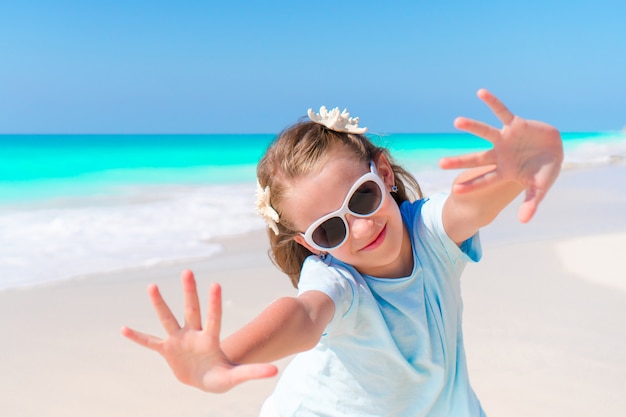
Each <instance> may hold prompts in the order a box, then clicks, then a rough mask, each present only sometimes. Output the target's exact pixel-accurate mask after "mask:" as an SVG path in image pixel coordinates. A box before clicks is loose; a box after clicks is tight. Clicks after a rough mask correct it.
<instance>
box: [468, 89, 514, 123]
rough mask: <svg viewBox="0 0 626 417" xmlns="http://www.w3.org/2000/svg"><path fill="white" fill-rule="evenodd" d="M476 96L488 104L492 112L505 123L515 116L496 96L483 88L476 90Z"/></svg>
mask: <svg viewBox="0 0 626 417" xmlns="http://www.w3.org/2000/svg"><path fill="white" fill-rule="evenodd" d="M477 96H478V98H480V99H481V100H482V101H484V102H485V104H487V105H488V106H489V108H490V109H491V111H492V112H493V114H495V115H496V117H497V118H498V119H500V121H501V122H502V123H504V124H505V125H508V124H509V123H511V122H512V121H513V119H514V118H515V115H514V114H513V113H511V112H510V111H509V109H508V108H507V107H506V106H505V105H504V104H503V103H502V102H501V101H500V100H499V99H498V98H497V97H496V96H494V95H493V94H491V93H490V92H489V91H487V90H485V89H484V88H481V89H480V90H478V93H477Z"/></svg>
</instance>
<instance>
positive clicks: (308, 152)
mask: <svg viewBox="0 0 626 417" xmlns="http://www.w3.org/2000/svg"><path fill="white" fill-rule="evenodd" d="M341 145H343V146H344V148H345V149H347V150H348V151H349V152H351V153H353V154H354V157H355V159H356V160H358V161H362V162H364V163H368V162H369V161H376V160H377V159H378V157H379V156H380V155H381V154H384V155H385V156H386V157H387V159H388V161H389V164H390V165H391V168H392V170H393V172H394V176H395V185H396V186H397V187H398V190H397V192H395V193H393V194H392V196H393V198H394V200H395V201H396V203H397V204H398V205H399V204H400V203H402V202H403V201H406V200H409V201H412V200H415V199H416V198H421V197H422V192H421V189H420V187H419V184H418V183H417V180H416V179H415V178H414V177H413V175H411V174H410V173H409V172H408V171H406V170H405V169H404V168H402V167H401V166H399V165H397V164H395V163H394V161H393V159H392V158H391V155H390V154H389V150H388V149H386V148H382V147H378V146H376V145H374V144H373V143H372V142H371V141H370V140H369V139H368V138H367V137H366V136H364V135H359V134H353V133H343V132H336V131H334V130H331V129H328V128H326V127H325V126H323V125H321V124H318V123H314V122H309V121H306V122H299V123H296V124H295V125H293V126H291V127H289V128H287V129H285V130H284V131H283V132H282V133H281V134H280V135H278V137H277V138H276V139H275V140H274V142H273V143H272V144H271V145H270V146H269V148H268V149H267V151H266V152H265V155H264V156H263V158H262V159H261V160H260V161H259V164H258V166H257V177H258V180H259V184H260V185H261V187H263V188H265V187H266V186H269V187H270V203H271V205H272V207H273V208H274V209H275V210H276V211H277V212H278V214H279V216H280V221H279V223H278V231H279V233H278V234H275V233H274V232H273V231H272V230H270V229H268V236H269V239H270V253H269V254H270V258H271V259H272V262H273V263H274V264H275V265H276V266H277V267H278V268H279V269H280V270H281V271H283V272H284V273H285V274H287V275H288V276H289V278H290V279H291V283H292V284H293V286H294V287H296V288H297V287H298V281H299V279H300V270H301V268H302V264H303V262H304V260H305V259H306V258H307V257H308V256H310V255H311V254H312V253H311V252H310V251H309V250H308V249H307V248H305V247H304V246H302V245H300V244H299V243H297V242H296V241H295V240H294V239H293V238H294V236H296V235H297V234H298V233H299V231H298V230H295V228H294V227H293V225H292V224H291V223H290V221H289V213H284V212H283V211H282V210H281V202H282V201H283V199H284V197H285V195H286V193H287V192H288V190H289V182H290V181H293V180H294V179H297V178H301V177H302V176H306V175H309V174H311V173H313V172H316V170H318V169H319V163H320V162H321V161H323V160H324V158H325V157H327V154H328V152H329V151H330V150H331V149H332V148H334V147H336V146H341Z"/></svg>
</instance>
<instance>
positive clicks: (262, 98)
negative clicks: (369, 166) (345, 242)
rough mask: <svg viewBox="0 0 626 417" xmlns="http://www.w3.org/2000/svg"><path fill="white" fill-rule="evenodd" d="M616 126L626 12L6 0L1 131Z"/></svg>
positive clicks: (515, 6) (622, 100) (505, 6)
mask: <svg viewBox="0 0 626 417" xmlns="http://www.w3.org/2000/svg"><path fill="white" fill-rule="evenodd" d="M480 87H486V88H489V89H490V90H492V91H493V92H494V93H496V94H497V95H498V96H500V98H502V99H503V101H505V103H506V104H507V105H508V106H509V107H510V108H511V109H512V110H513V111H515V112H516V113H518V114H520V115H522V116H525V117H528V118H535V119H540V120H544V121H547V122H549V123H552V124H554V125H555V126H557V127H558V128H559V129H561V130H562V131H569V132H571V131H597V130H603V131H604V130H620V129H622V128H624V127H625V126H626V2H625V1H624V0H619V1H617V0H615V1H603V0H597V1H576V0H572V1H551V0H545V1H535V0H527V1H524V2H503V1H472V2H460V1H457V2H453V1H418V0H414V1H395V0H387V1H384V2H382V1H375V2H368V1H343V2H310V1H307V2H298V1H295V0H292V1H266V2H262V1H256V2H255V1H239V0H229V1H219V2H218V1H210V0H207V1H181V2H172V1H159V0H155V1H150V2H148V1H131V0H128V1H107V2H91V1H29V0H24V1H19V2H18V1H15V2H8V1H3V2H1V3H0V133H224V132H230V133H275V132H278V131H280V130H281V129H282V128H283V127H285V126H286V125H289V124H291V123H293V122H295V121H296V120H298V118H299V117H301V116H303V115H304V114H305V113H306V109H307V108H309V107H314V108H319V106H320V105H322V104H325V105H326V106H329V107H334V106H340V107H347V108H348V109H349V111H350V112H351V113H352V114H353V115H358V116H360V118H361V122H362V123H361V124H362V125H366V126H368V127H370V129H371V131H373V132H378V133H393V132H440V131H453V130H454V128H453V127H452V121H453V119H454V117H456V116H459V115H465V116H470V117H477V118H481V119H484V120H487V121H489V122H494V119H493V117H491V116H490V115H489V113H488V111H486V110H485V108H484V106H483V105H482V103H480V102H479V100H478V99H477V98H476V96H475V91H476V90H477V89H478V88H480Z"/></svg>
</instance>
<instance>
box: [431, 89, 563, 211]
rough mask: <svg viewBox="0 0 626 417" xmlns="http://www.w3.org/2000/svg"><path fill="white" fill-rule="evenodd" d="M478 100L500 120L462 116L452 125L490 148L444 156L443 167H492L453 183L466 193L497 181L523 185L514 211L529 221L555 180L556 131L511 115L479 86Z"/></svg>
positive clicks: (559, 160)
mask: <svg viewBox="0 0 626 417" xmlns="http://www.w3.org/2000/svg"><path fill="white" fill-rule="evenodd" d="M478 97H479V98H480V99H481V100H483V101H484V102H485V103H486V104H487V105H488V106H489V108H490V109H491V111H493V113H494V114H495V115H496V116H497V117H498V119H500V121H501V122H502V123H503V127H502V128H500V129H497V128H495V127H493V126H490V125H488V124H486V123H483V122H479V121H476V120H472V119H467V118H464V117H459V118H457V119H456V120H455V121H454V125H455V127H457V128H458V129H461V130H465V131H467V132H470V133H472V134H474V135H476V136H479V137H481V138H483V139H486V140H488V141H489V142H491V143H492V144H493V148H492V149H490V150H488V151H484V152H476V153H471V154H467V155H462V156H457V157H449V158H443V159H442V160H441V161H440V163H439V164H440V166H441V167H442V168H444V169H458V168H476V167H486V166H491V167H492V168H491V169H489V170H488V171H486V172H485V173H483V174H482V175H479V176H477V177H475V178H473V179H471V180H469V181H466V182H463V183H459V184H455V186H454V187H453V189H452V192H457V193H463V192H470V191H473V190H476V189H479V188H482V187H486V186H488V185H490V184H494V183H496V182H499V181H516V182H518V183H521V184H523V186H524V188H525V190H526V195H525V199H524V203H523V204H522V206H521V208H520V210H519V216H518V217H519V220H520V221H522V222H527V221H529V220H530V219H531V218H532V217H533V215H534V214H535V212H536V211H537V207H538V206H539V203H541V201H542V200H543V198H544V196H545V195H546V193H547V192H548V190H549V189H550V187H551V186H552V184H553V183H554V181H555V180H556V178H557V177H558V175H559V172H560V170H561V164H562V162H563V144H562V141H561V136H560V134H559V132H558V130H556V129H555V128H554V127H552V126H550V125H548V124H546V123H542V122H538V121H534V120H526V119H523V118H521V117H519V116H516V115H514V114H513V113H511V112H510V111H509V109H507V107H506V106H505V105H504V104H503V103H502V102H501V101H500V100H498V98H496V97H495V96H494V95H493V94H491V93H490V92H488V91H487V90H484V89H482V90H479V91H478Z"/></svg>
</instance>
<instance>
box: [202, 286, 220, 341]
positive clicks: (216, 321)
mask: <svg viewBox="0 0 626 417" xmlns="http://www.w3.org/2000/svg"><path fill="white" fill-rule="evenodd" d="M221 326H222V287H221V286H220V284H218V283H213V284H211V287H210V288H209V309H208V313H207V319H206V325H205V328H204V330H205V331H206V332H207V333H208V334H209V336H211V337H212V338H213V339H214V340H219V338H220V331H221Z"/></svg>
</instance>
